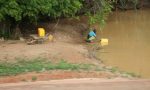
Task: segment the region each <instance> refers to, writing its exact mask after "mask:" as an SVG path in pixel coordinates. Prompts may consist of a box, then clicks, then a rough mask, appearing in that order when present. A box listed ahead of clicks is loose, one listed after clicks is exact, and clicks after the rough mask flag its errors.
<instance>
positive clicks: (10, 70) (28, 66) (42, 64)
mask: <svg viewBox="0 0 150 90" xmlns="http://www.w3.org/2000/svg"><path fill="white" fill-rule="evenodd" d="M91 68H92V65H89V64H71V63H68V62H66V61H64V60H61V61H60V62H58V63H52V62H50V61H47V60H45V59H41V58H39V59H34V60H19V61H17V62H15V63H10V62H1V63H0V76H9V75H17V74H21V73H27V72H44V71H49V70H89V69H91Z"/></svg>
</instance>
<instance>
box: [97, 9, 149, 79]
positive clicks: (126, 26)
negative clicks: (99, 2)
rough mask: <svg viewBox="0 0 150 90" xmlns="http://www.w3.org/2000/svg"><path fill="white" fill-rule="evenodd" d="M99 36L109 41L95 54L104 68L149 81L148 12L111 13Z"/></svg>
mask: <svg viewBox="0 0 150 90" xmlns="http://www.w3.org/2000/svg"><path fill="white" fill-rule="evenodd" d="M100 35H101V37H103V38H108V39H109V45H108V46H105V47H104V49H103V50H102V51H101V53H99V57H100V58H101V59H102V60H103V61H104V63H105V64H107V65H112V66H117V67H119V68H120V69H121V70H125V71H128V72H134V73H136V74H139V75H141V76H142V77H144V78H150V9H147V10H140V11H126V12H114V13H113V14H112V15H110V18H109V19H108V23H107V25H106V26H105V28H104V30H103V31H102V33H100Z"/></svg>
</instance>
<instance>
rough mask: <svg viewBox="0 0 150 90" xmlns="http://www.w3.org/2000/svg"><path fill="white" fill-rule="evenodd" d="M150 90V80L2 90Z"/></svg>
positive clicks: (94, 81)
mask: <svg viewBox="0 0 150 90" xmlns="http://www.w3.org/2000/svg"><path fill="white" fill-rule="evenodd" d="M50 89H51V90H77V89H78V90H150V80H124V79H112V80H108V79H78V80H77V79H72V80H61V81H59V80H58V81H48V82H36V83H20V84H3V85H0V90H50Z"/></svg>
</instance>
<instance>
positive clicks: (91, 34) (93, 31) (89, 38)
mask: <svg viewBox="0 0 150 90" xmlns="http://www.w3.org/2000/svg"><path fill="white" fill-rule="evenodd" d="M95 38H96V29H90V32H89V33H88V36H87V40H86V41H87V42H89V43H92V42H93V40H94V39H95Z"/></svg>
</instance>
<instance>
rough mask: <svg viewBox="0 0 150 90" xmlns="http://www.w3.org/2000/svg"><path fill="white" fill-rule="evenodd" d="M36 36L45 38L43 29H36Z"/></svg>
mask: <svg viewBox="0 0 150 90" xmlns="http://www.w3.org/2000/svg"><path fill="white" fill-rule="evenodd" d="M38 35H39V37H45V29H44V28H38Z"/></svg>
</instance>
